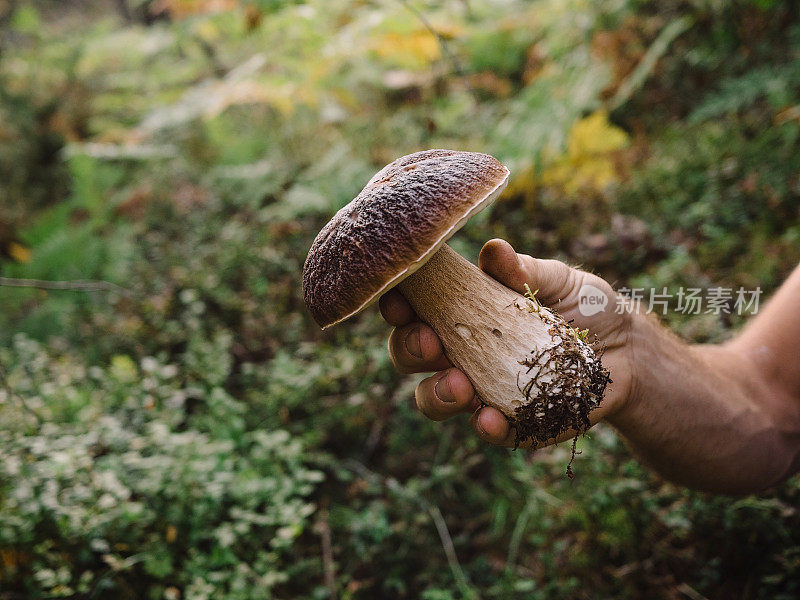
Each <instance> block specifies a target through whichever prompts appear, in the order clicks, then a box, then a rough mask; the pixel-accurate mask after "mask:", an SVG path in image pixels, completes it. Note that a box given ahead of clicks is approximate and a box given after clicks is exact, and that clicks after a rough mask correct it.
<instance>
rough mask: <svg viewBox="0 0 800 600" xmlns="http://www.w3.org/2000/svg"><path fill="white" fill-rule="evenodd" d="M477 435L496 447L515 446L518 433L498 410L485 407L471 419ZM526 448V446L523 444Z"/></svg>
mask: <svg viewBox="0 0 800 600" xmlns="http://www.w3.org/2000/svg"><path fill="white" fill-rule="evenodd" d="M470 423H471V424H472V427H473V429H475V433H477V434H478V437H479V438H481V439H482V440H483V441H484V442H488V443H490V444H493V445H495V446H513V445H514V439H515V437H516V432H515V431H514V428H513V427H511V424H510V423H509V422H508V420H507V419H506V417H505V415H504V414H503V413H501V412H500V411H499V410H497V409H496V408H493V407H491V406H484V407H483V408H481V409H480V410H478V411H476V412H475V413H474V414H473V415H472V418H471V419H470ZM521 445H522V446H525V445H526V444H521Z"/></svg>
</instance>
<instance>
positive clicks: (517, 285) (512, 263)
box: [478, 239, 580, 305]
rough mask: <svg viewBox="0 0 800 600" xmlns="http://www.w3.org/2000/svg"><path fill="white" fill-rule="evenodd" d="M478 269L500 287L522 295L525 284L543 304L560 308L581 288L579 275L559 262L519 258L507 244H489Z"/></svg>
mask: <svg viewBox="0 0 800 600" xmlns="http://www.w3.org/2000/svg"><path fill="white" fill-rule="evenodd" d="M478 265H479V266H480V268H481V269H482V270H483V271H485V272H486V273H487V274H489V275H491V276H492V277H494V278H495V279H497V280H498V281H499V282H500V283H502V284H504V285H506V286H508V287H510V288H511V289H513V290H516V291H518V292H519V293H521V294H522V293H524V292H525V284H526V283H527V284H528V285H529V286H530V287H531V291H536V290H538V292H537V293H536V297H537V298H538V299H539V300H540V301H541V302H542V303H544V304H547V305H553V304H557V303H558V302H559V300H563V299H565V298H566V297H567V296H569V295H570V293H572V292H573V291H574V290H575V288H576V287H577V286H578V283H579V282H578V275H579V273H580V272H579V271H578V270H576V269H573V268H572V267H569V266H567V265H565V264H564V263H562V262H561V261H558V260H543V259H538V258H533V257H532V256H528V255H527V254H517V253H516V252H515V251H514V248H512V247H511V244H509V243H508V242H506V241H505V240H499V239H494V240H489V241H488V242H486V244H484V246H483V248H482V249H481V253H480V256H479V257H478Z"/></svg>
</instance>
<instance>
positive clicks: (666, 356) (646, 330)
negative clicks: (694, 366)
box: [607, 313, 696, 427]
mask: <svg viewBox="0 0 800 600" xmlns="http://www.w3.org/2000/svg"><path fill="white" fill-rule="evenodd" d="M694 354H695V349H694V347H692V346H690V345H689V344H687V343H686V342H684V341H682V340H681V339H680V338H678V337H677V336H675V335H674V334H673V333H672V332H670V331H669V330H667V329H666V328H665V327H664V326H662V325H661V324H660V323H659V322H658V320H657V319H656V318H655V317H653V316H649V315H644V314H640V313H633V314H631V315H629V323H628V334H627V336H626V340H625V346H624V361H623V365H622V367H620V369H619V370H621V371H623V373H620V374H619V375H623V382H622V383H623V384H627V385H626V387H627V389H626V390H621V391H622V393H621V394H620V395H619V397H618V398H617V400H616V402H615V404H614V406H612V407H611V409H610V411H609V414H608V415H607V419H608V421H609V422H610V423H611V424H612V425H614V426H615V427H624V425H623V424H626V423H635V422H636V421H637V419H638V417H637V415H641V413H642V411H646V405H647V403H648V402H652V401H654V400H656V401H657V400H658V399H657V396H659V395H660V394H662V393H663V391H664V389H665V386H666V387H668V385H669V383H668V382H669V381H672V382H673V384H674V382H675V381H677V380H678V378H679V374H680V372H681V371H682V370H683V369H684V368H685V364H686V362H687V361H693V360H696V358H695V357H694ZM614 378H615V374H614V373H612V379H614ZM625 379H627V381H625Z"/></svg>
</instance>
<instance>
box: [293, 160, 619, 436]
mask: <svg viewBox="0 0 800 600" xmlns="http://www.w3.org/2000/svg"><path fill="white" fill-rule="evenodd" d="M508 175H509V171H508V169H507V168H506V167H505V166H503V165H502V164H501V163H500V162H499V161H497V159H495V158H494V157H492V156H489V155H488V154H478V153H473V152H458V151H453V150H427V151H424V152H417V153H415V154H410V155H408V156H403V157H401V158H398V159H397V160H395V161H394V162H392V163H390V164H389V165H387V166H386V167H384V168H383V169H381V170H380V171H379V172H378V173H377V174H376V175H375V176H373V177H372V179H370V181H369V183H367V185H366V187H365V188H364V189H363V190H362V191H361V193H360V194H359V195H358V196H356V198H355V199H354V200H352V201H351V202H350V203H349V204H348V205H347V206H345V207H344V208H342V209H341V210H340V211H339V212H337V213H336V215H335V216H334V217H333V218H332V219H331V221H330V222H329V223H328V224H327V225H326V226H325V227H324V228H323V229H322V230H321V231H320V232H319V234H318V235H317V238H316V239H315V240H314V243H313V244H312V246H311V249H310V250H309V253H308V257H307V259H306V262H305V266H304V268H303V295H304V300H305V303H306V306H307V307H308V310H309V311H310V313H311V315H312V316H313V317H314V319H315V320H316V322H317V323H318V324H319V325H320V326H321V327H322V328H323V329H324V328H327V327H330V326H331V325H335V324H336V323H339V322H341V321H344V320H345V319H347V318H349V317H351V316H353V315H355V314H356V313H358V312H359V311H361V310H363V309H364V308H366V307H367V306H369V305H370V304H372V303H373V302H375V301H376V300H377V299H378V298H379V297H380V296H381V295H382V294H383V293H384V292H386V291H388V290H390V289H391V288H393V287H395V286H397V287H398V288H399V290H400V292H401V293H402V294H403V296H405V297H406V298H407V299H408V301H409V303H410V304H411V306H412V307H413V308H414V310H415V311H416V312H417V314H418V315H419V317H420V318H421V319H422V320H423V321H424V322H426V323H428V324H429V325H430V326H431V327H432V328H433V330H434V331H435V332H436V333H437V334H438V335H439V337H440V339H441V341H442V346H443V347H444V351H445V354H446V355H447V357H448V358H449V359H450V362H451V363H453V365H454V366H456V367H458V368H459V369H461V370H462V371H463V372H464V373H465V374H466V375H467V377H468V378H469V379H470V381H471V382H472V385H473V386H474V388H475V392H476V394H477V395H478V397H479V399H480V400H481V401H482V402H483V403H485V404H489V405H491V406H494V407H496V408H497V409H499V410H500V411H502V412H503V414H505V415H506V417H507V418H508V419H509V420H510V421H511V422H512V424H513V425H514V426H515V430H516V443H517V444H519V443H520V442H523V441H526V440H528V439H532V440H533V442H534V444H536V445H541V444H546V443H548V442H552V441H554V440H556V439H564V438H565V437H567V438H568V437H572V436H574V435H577V434H578V433H580V432H583V431H585V430H586V429H587V428H588V427H589V425H590V422H589V418H588V413H589V412H590V411H591V410H593V409H594V408H597V406H599V404H600V401H601V399H602V396H603V392H604V389H605V386H606V383H607V382H608V372H607V370H606V369H604V368H603V366H602V364H601V361H600V357H599V356H598V355H597V354H596V353H595V351H594V350H593V348H592V346H591V345H590V344H589V343H587V342H586V341H585V333H584V334H583V335H582V334H581V333H580V332H578V331H576V330H575V329H573V328H572V327H570V326H569V324H567V323H566V322H565V321H564V319H563V318H562V317H561V316H560V315H558V314H557V313H556V312H554V311H552V310H550V309H548V308H546V307H544V306H541V305H540V304H539V303H538V302H537V300H536V298H535V295H534V294H533V293H528V294H526V295H524V296H523V295H520V294H519V293H517V292H515V291H513V290H511V289H509V288H507V287H505V286H504V285H502V284H501V283H499V282H498V281H496V280H495V279H493V278H491V277H489V276H488V275H486V274H485V273H484V272H483V271H481V270H480V269H478V268H477V267H476V266H474V265H473V264H472V263H470V262H469V261H467V260H466V259H464V258H463V257H461V256H460V255H459V254H458V253H456V252H455V251H454V250H452V249H451V248H450V247H449V246H448V245H447V244H446V243H445V242H446V241H447V240H448V239H449V238H450V237H451V236H452V235H453V234H454V233H455V232H456V231H458V230H459V229H460V228H461V227H462V226H463V225H464V223H466V222H467V221H468V220H469V218H470V217H472V216H473V215H474V214H476V213H477V212H479V211H480V210H482V209H483V208H485V207H486V206H488V205H489V204H490V203H491V202H492V201H493V200H494V199H495V198H497V197H498V196H499V195H500V193H501V192H502V191H503V189H504V188H505V186H506V183H507V182H508ZM529 292H530V291H529ZM565 432H566V433H568V434H569V435H567V436H564V435H563V434H565Z"/></svg>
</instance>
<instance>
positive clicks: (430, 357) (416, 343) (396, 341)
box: [389, 321, 451, 373]
mask: <svg viewBox="0 0 800 600" xmlns="http://www.w3.org/2000/svg"><path fill="white" fill-rule="evenodd" d="M389 356H391V358H392V362H394V365H395V367H397V369H398V370H399V371H400V372H402V373H421V372H424V371H441V370H442V369H446V368H447V367H449V366H451V365H450V361H449V360H447V357H445V355H444V349H443V348H442V343H441V342H440V341H439V337H438V336H437V335H436V333H435V332H434V331H433V329H431V328H430V327H428V326H427V325H425V324H424V323H420V322H418V321H417V322H412V323H410V324H408V325H403V326H401V327H397V328H395V329H394V331H392V334H391V335H390V336H389Z"/></svg>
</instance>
